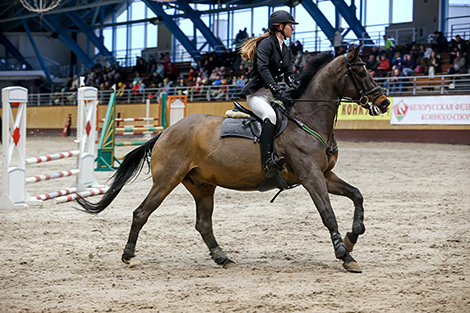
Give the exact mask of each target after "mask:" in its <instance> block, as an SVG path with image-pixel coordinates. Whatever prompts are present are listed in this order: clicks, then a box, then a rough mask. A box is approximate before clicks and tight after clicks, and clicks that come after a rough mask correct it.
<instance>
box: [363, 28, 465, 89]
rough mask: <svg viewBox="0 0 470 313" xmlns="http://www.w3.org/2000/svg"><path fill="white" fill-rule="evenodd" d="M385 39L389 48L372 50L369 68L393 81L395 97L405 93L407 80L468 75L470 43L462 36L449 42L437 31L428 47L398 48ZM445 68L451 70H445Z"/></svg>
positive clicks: (392, 86)
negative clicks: (444, 65) (417, 75)
mask: <svg viewBox="0 0 470 313" xmlns="http://www.w3.org/2000/svg"><path fill="white" fill-rule="evenodd" d="M383 39H384V42H385V46H384V47H372V49H371V51H370V53H369V54H368V55H367V61H366V68H367V69H368V70H369V72H370V73H371V75H372V76H373V77H390V79H389V80H388V82H389V83H390V86H389V87H390V88H391V92H392V94H395V93H398V94H401V93H402V91H403V88H404V87H405V86H406V85H407V84H409V79H408V78H407V76H411V75H415V74H424V75H429V76H430V77H433V76H434V75H437V74H467V73H468V64H470V41H469V42H466V41H465V40H463V39H462V38H461V37H460V35H457V36H455V39H452V40H451V41H450V42H449V41H448V40H447V38H446V37H445V36H444V34H443V33H441V32H438V31H436V32H435V33H434V39H433V41H432V42H431V44H430V45H427V47H426V46H425V45H423V44H417V43H415V42H413V43H411V44H408V45H405V46H402V47H399V48H397V47H396V46H395V44H394V43H393V41H392V40H390V39H388V38H387V37H386V36H384V38H383ZM443 64H450V66H447V69H446V70H443ZM385 87H387V86H386V85H385Z"/></svg>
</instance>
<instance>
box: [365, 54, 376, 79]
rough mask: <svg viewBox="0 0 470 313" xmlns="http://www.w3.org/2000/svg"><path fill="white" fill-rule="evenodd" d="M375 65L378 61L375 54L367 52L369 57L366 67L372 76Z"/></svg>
mask: <svg viewBox="0 0 470 313" xmlns="http://www.w3.org/2000/svg"><path fill="white" fill-rule="evenodd" d="M377 66H378V63H377V61H376V59H375V56H374V55H373V54H369V59H368V60H367V62H366V69H368V70H369V72H370V75H372V77H374V75H375V71H377Z"/></svg>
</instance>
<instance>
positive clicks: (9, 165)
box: [0, 86, 28, 209]
mask: <svg viewBox="0 0 470 313" xmlns="http://www.w3.org/2000/svg"><path fill="white" fill-rule="evenodd" d="M27 102H28V90H27V89H26V88H23V87H17V86H14V87H6V88H3V89H2V113H3V114H2V116H3V125H2V128H3V129H2V142H3V171H2V196H1V198H0V208H4V209H14V208H24V207H26V206H27V205H26V203H25V202H26V200H27V199H26V198H27V194H26V184H25V179H26V169H25V165H26V164H25V163H26V162H25V159H26V157H25V153H26V152H25V151H26V103H27ZM12 105H18V111H17V113H16V118H15V117H14V116H13V112H12V109H11V106H12Z"/></svg>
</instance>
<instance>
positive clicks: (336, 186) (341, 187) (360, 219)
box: [325, 172, 366, 251]
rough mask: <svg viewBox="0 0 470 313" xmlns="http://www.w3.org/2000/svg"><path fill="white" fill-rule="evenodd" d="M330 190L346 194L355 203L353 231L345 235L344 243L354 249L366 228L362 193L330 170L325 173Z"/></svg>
mask: <svg viewBox="0 0 470 313" xmlns="http://www.w3.org/2000/svg"><path fill="white" fill-rule="evenodd" d="M325 178H326V184H327V187H328V192H329V193H332V194H334V195H339V196H345V197H348V198H349V199H351V200H352V202H353V203H354V219H353V225H352V232H348V233H347V234H346V236H345V237H344V244H345V246H346V248H347V249H348V250H349V251H352V250H353V248H354V245H355V244H356V242H357V238H358V237H359V235H362V234H363V233H364V232H365V231H366V228H365V226H364V207H363V206H362V203H363V198H362V194H361V192H360V191H359V189H357V188H356V187H354V186H351V185H350V184H348V183H347V182H345V181H344V180H342V179H341V178H339V177H338V176H336V174H335V173H333V172H329V173H328V174H327V175H325Z"/></svg>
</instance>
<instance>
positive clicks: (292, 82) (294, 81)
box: [286, 76, 299, 89]
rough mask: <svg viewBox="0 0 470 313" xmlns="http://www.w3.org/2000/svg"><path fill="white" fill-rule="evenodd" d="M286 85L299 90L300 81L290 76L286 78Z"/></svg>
mask: <svg viewBox="0 0 470 313" xmlns="http://www.w3.org/2000/svg"><path fill="white" fill-rule="evenodd" d="M286 84H287V86H289V87H291V88H294V89H297V88H299V81H298V80H297V79H295V77H294V76H288V77H287V78H286Z"/></svg>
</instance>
